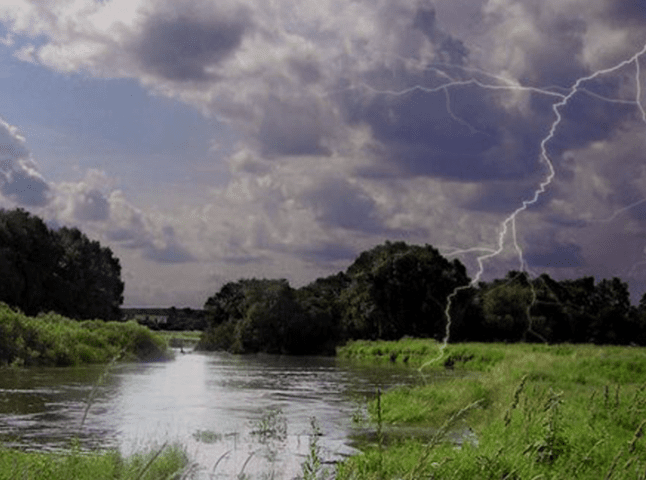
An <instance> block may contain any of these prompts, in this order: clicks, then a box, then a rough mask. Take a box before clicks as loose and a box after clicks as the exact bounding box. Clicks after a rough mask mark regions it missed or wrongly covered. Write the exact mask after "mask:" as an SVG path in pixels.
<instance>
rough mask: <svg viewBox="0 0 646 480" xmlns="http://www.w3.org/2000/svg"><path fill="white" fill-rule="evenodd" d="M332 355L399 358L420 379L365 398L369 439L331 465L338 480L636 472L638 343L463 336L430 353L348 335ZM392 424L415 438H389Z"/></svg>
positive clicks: (644, 401) (641, 472) (642, 377)
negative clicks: (486, 340) (492, 340)
mask: <svg viewBox="0 0 646 480" xmlns="http://www.w3.org/2000/svg"><path fill="white" fill-rule="evenodd" d="M338 355H339V357H342V358H352V359H354V360H356V361H364V362H370V363H404V364H407V365H409V366H410V367H411V368H417V369H418V370H419V372H420V379H421V384H420V385H419V386H416V387H408V388H400V389H396V390H392V391H388V392H385V393H383V394H382V395H381V396H380V398H378V399H376V400H374V401H372V402H371V404H370V407H369V411H370V415H371V417H372V420H373V422H375V423H376V425H377V435H376V438H375V439H374V440H373V441H372V442H371V443H366V444H364V445H363V446H362V447H361V448H362V450H363V451H364V453H363V454H361V455H358V456H354V457H352V458H350V459H349V460H347V461H346V462H344V463H342V464H340V465H339V466H338V473H337V477H336V478H337V480H345V479H362V480H364V479H391V478H403V479H406V478H408V479H416V478H441V479H465V480H467V479H469V480H472V479H517V480H521V479H523V480H524V479H556V478H581V479H584V478H585V479H587V478H595V479H596V478H605V479H624V478H637V479H644V478H646V448H645V447H646V441H645V440H644V438H643V434H644V433H645V430H646V350H645V349H643V348H637V347H614V346H613V347H601V346H592V345H559V346H546V345H532V344H513V345H512V344H476V343H470V344H455V345H449V346H448V347H447V348H446V350H445V351H441V349H440V345H439V344H438V343H437V342H434V341H432V340H413V339H410V340H402V341H399V342H354V343H350V344H348V345H347V346H345V347H342V348H340V349H339V351H338ZM438 372H442V373H444V375H441V376H439V377H438V376H437V375H433V374H434V373H438ZM449 372H450V375H446V373H449ZM431 378H433V381H432V382H431V381H430V379H431ZM425 379H426V381H425ZM397 427H405V428H402V430H403V431H405V430H406V429H409V430H411V431H412V430H415V431H417V432H419V431H420V430H422V431H426V435H425V438H424V439H420V438H419V436H418V435H415V436H413V435H410V436H409V438H406V436H405V435H404V436H402V435H397V436H389V434H388V432H389V430H390V429H392V428H397ZM456 438H457V439H459V440H461V445H459V446H458V445H457V444H456V441H455V440H456Z"/></svg>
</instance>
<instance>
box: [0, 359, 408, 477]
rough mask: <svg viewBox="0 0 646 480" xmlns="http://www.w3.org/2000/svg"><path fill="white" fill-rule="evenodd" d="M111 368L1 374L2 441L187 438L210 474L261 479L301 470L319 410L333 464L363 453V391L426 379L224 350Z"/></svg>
mask: <svg viewBox="0 0 646 480" xmlns="http://www.w3.org/2000/svg"><path fill="white" fill-rule="evenodd" d="M104 371H105V367H103V366H90V367H78V368H46V369H45V368H39V369H22V370H20V369H5V370H2V371H0V440H1V441H2V442H3V443H4V444H5V445H6V446H15V447H20V448H27V449H40V450H56V449H61V448H65V447H67V446H69V444H70V440H71V439H72V438H79V439H80V440H81V444H82V445H83V446H85V447H87V448H111V447H114V448H119V449H120V450H121V451H122V452H123V453H125V454H129V453H132V452H135V451H141V450H145V449H149V448H151V447H154V446H155V445H162V444H163V443H164V442H171V443H172V442H179V443H181V444H182V445H184V446H185V448H186V450H187V452H188V454H189V456H190V458H191V459H192V460H194V461H196V462H197V463H198V464H199V470H200V473H199V477H200V478H223V479H224V478H236V476H237V475H238V474H239V473H241V471H243V468H244V473H245V474H248V475H249V476H250V477H251V478H274V479H281V478H285V479H291V478H294V477H296V476H298V474H299V473H300V470H301V464H302V463H303V461H304V460H305V458H306V456H307V454H308V452H309V437H310V435H311V434H312V425H311V419H312V418H315V419H316V422H317V423H318V426H319V428H320V431H321V436H319V437H318V443H319V446H320V447H321V453H322V457H323V460H325V461H327V462H330V463H332V462H334V461H336V460H338V459H339V458H342V457H343V456H344V455H348V454H351V453H352V452H353V451H354V450H353V449H352V447H351V446H350V442H349V435H350V434H351V432H352V428H353V426H352V416H353V414H354V413H356V410H357V408H358V406H359V405H360V402H358V400H359V399H361V398H365V396H367V395H372V394H374V392H375V390H376V388H377V387H381V388H382V389H386V388H390V387H392V386H394V385H400V384H409V383H413V382H416V381H418V380H419V377H418V376H417V375H416V373H415V372H413V371H411V370H406V369H403V368H398V367H379V368H375V367H372V368H371V367H359V366H356V365H352V364H350V363H346V362H342V361H340V360H338V359H335V358H325V357H286V356H269V355H252V356H233V355H227V354H223V353H191V354H187V355H182V354H178V355H177V358H176V359H175V360H173V361H170V362H166V363H149V364H118V365H115V366H113V367H112V368H111V370H110V371H109V372H108V373H107V375H106V376H105V378H104V381H103V383H102V384H101V385H100V386H98V387H96V384H97V381H98V379H99V377H100V376H101V375H102V373H104ZM90 396H93V397H94V398H93V400H92V402H91V404H90V409H89V411H88V414H87V417H86V420H85V422H84V424H83V425H81V420H82V418H83V415H84V412H85V410H86V407H87V405H88V398H90ZM218 460H219V462H218ZM214 467H215V468H214ZM331 468H332V467H331Z"/></svg>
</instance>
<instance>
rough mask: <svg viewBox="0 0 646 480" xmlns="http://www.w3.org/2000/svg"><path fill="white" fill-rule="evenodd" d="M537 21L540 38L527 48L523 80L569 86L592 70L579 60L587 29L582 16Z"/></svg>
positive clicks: (536, 83)
mask: <svg viewBox="0 0 646 480" xmlns="http://www.w3.org/2000/svg"><path fill="white" fill-rule="evenodd" d="M537 15H541V13H540V12H537ZM536 23H538V24H539V28H540V29H541V42H539V43H538V44H537V45H534V46H533V47H531V48H529V49H528V50H527V51H526V56H527V61H526V69H525V71H524V72H523V73H522V74H521V75H520V76H519V80H520V82H521V83H522V84H524V85H533V86H536V87H547V86H550V85H558V86H561V87H570V86H571V85H573V84H574V82H576V80H577V79H578V78H580V77H583V76H585V75H586V74H588V73H589V71H588V70H587V68H586V67H585V66H584V65H583V64H582V63H581V62H580V60H579V59H580V57H581V53H582V51H583V46H584V43H583V36H584V34H585V33H586V30H587V24H586V23H585V22H584V21H583V20H580V19H572V18H560V17H557V18H550V19H549V21H544V22H541V21H540V20H536Z"/></svg>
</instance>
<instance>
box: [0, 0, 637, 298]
mask: <svg viewBox="0 0 646 480" xmlns="http://www.w3.org/2000/svg"><path fill="white" fill-rule="evenodd" d="M15 3H16V5H15V6H13V7H9V6H0V22H2V23H3V24H4V25H5V27H6V28H7V38H9V37H11V38H12V42H11V44H10V45H7V46H6V48H10V49H13V50H12V51H13V54H14V55H15V56H16V57H17V58H20V59H22V60H27V61H29V62H31V63H33V64H35V65H36V66H39V67H40V68H46V69H51V70H54V71H57V72H65V73H66V74H71V75H85V76H86V77H87V80H88V81H90V80H92V79H95V78H96V79H105V78H110V79H113V78H120V79H126V80H134V81H135V82H138V84H139V85H140V86H141V88H143V89H145V91H146V92H149V93H150V94H151V95H155V96H157V97H162V98H166V99H169V100H170V101H172V102H180V103H182V104H184V105H189V106H191V107H193V108H195V109H196V110H198V111H199V112H201V113H202V114H203V115H204V117H205V119H209V120H213V119H217V122H220V123H221V124H222V125H224V126H226V132H227V133H226V134H223V133H222V132H223V131H224V130H225V129H224V128H222V129H219V130H217V132H216V129H214V131H213V145H214V148H213V152H216V153H212V152H209V155H206V154H205V155H202V156H201V157H200V158H198V156H197V155H195V156H191V155H186V156H182V155H178V156H177V159H176V161H175V162H176V163H175V164H173V165H172V168H171V167H170V166H169V165H162V164H160V165H156V164H154V162H151V164H150V165H147V166H146V168H148V170H149V172H150V176H149V177H150V178H153V177H154V178H157V176H158V174H159V172H163V171H167V175H168V177H169V178H168V181H167V185H171V186H172V185H174V184H175V183H176V182H175V180H177V179H176V178H170V177H173V176H176V177H178V176H179V175H188V174H195V175H199V173H195V172H201V171H207V170H209V168H211V169H212V170H216V169H221V170H222V171H223V172H225V173H224V174H223V175H222V177H221V178H219V179H218V182H215V183H214V185H213V186H212V188H210V189H208V193H204V192H202V195H201V196H200V197H199V198H198V197H197V195H196V196H195V198H192V200H193V201H192V203H191V206H186V207H185V208H183V209H180V208H179V207H178V209H177V211H175V212H173V213H170V212H159V211H157V212H152V211H145V210H146V208H144V207H137V206H135V205H134V204H133V202H131V201H130V200H128V199H127V198H126V194H124V193H123V191H121V190H119V188H117V187H115V188H105V187H102V186H101V185H100V182H90V181H85V180H82V181H76V182H69V184H68V185H67V186H60V185H59V186H56V188H54V186H53V185H51V184H48V183H47V182H46V181H45V180H44V179H43V178H42V177H41V176H40V174H38V171H37V169H36V168H35V164H34V163H33V160H32V159H31V157H30V154H29V152H28V151H27V150H26V147H25V142H24V141H23V140H22V139H21V138H19V137H16V136H15V134H14V133H11V132H10V131H9V130H8V127H4V130H1V129H0V162H2V163H0V192H1V193H2V194H3V195H4V196H5V197H7V198H10V199H12V201H15V202H16V203H19V204H24V205H32V206H42V207H45V206H48V208H49V210H48V211H49V212H50V214H51V216H52V217H57V216H58V217H60V219H63V223H65V221H67V222H69V221H75V222H79V223H80V224H82V225H88V226H90V225H91V226H92V228H95V229H96V231H97V232H99V233H100V234H101V235H103V236H104V237H103V238H105V239H106V240H107V241H109V242H111V243H112V244H113V245H115V246H117V248H120V249H122V250H123V251H124V252H126V253H125V254H126V255H130V253H131V252H137V253H138V254H139V257H137V258H138V260H137V262H138V261H140V260H141V261H144V260H145V261H147V262H150V263H152V264H155V265H162V266H169V265H174V266H177V267H178V268H179V266H187V270H186V272H188V265H190V264H198V263H199V264H200V267H199V268H202V267H203V269H204V271H203V270H200V274H201V275H202V277H201V278H214V277H213V272H215V271H218V278H220V279H222V278H224V277H223V275H225V273H226V274H227V275H228V274H230V275H232V276H234V277H239V276H241V275H244V274H253V272H254V270H253V269H254V268H256V269H258V271H260V272H261V273H262V274H267V275H272V276H289V277H290V278H291V279H292V280H294V281H295V282H296V283H298V282H305V281H308V280H311V279H313V278H314V276H316V275H322V274H328V273H332V272H334V271H335V269H341V268H343V267H344V265H345V264H344V262H345V263H347V260H348V259H349V258H350V257H351V256H352V255H353V254H355V253H358V252H360V251H361V250H362V249H365V248H370V247H371V246H373V245H374V244H375V243H379V242H381V241H383V239H385V238H401V239H405V240H407V241H409V242H411V243H431V244H434V245H438V246H442V247H443V248H444V249H445V251H451V252H453V251H462V250H465V251H467V250H468V249H470V248H472V247H477V248H480V249H483V250H479V251H491V250H492V249H494V250H495V249H498V248H499V247H501V250H502V251H501V255H500V256H499V257H500V261H501V262H502V263H501V264H502V265H504V266H505V268H506V267H511V268H519V267H522V266H523V265H524V264H519V263H518V257H519V251H518V250H519V249H520V250H522V252H525V253H526V255H525V257H524V258H525V260H526V262H527V265H529V268H532V269H535V270H540V271H542V270H545V271H548V272H551V273H553V274H554V275H556V276H561V277H565V276H567V275H582V274H593V275H595V274H596V275H602V274H603V275H607V274H609V273H613V272H614V273H616V274H618V275H620V274H625V275H629V277H630V278H628V277H627V278H625V279H626V280H628V281H630V282H631V284H632V285H635V287H634V288H635V289H641V290H643V289H646V268H644V267H643V266H642V267H639V265H645V264H644V260H645V259H644V250H643V247H644V242H645V241H646V240H644V239H645V238H646V224H645V220H644V219H645V218H646V215H645V214H644V211H645V208H646V207H645V206H644V203H643V202H642V200H643V199H645V198H646V170H645V167H644V165H646V157H645V156H644V155H645V153H644V152H646V145H645V144H644V140H643V139H644V138H646V136H645V135H644V132H645V131H646V113H645V111H644V108H646V106H645V105H644V102H646V99H645V98H644V94H643V93H641V97H639V95H638V94H639V92H643V91H646V90H645V89H644V88H643V87H644V73H643V72H644V70H646V50H645V49H644V47H645V45H646V29H645V28H644V25H645V24H646V13H645V12H646V10H645V9H644V8H643V2H642V1H641V0H628V1H624V0H593V1H590V0H436V1H429V0H421V1H419V2H404V3H402V2H393V1H389V0H375V1H364V0H359V1H355V0H317V1H316V2H313V1H312V2H300V3H298V5H296V4H294V3H293V2H291V1H288V0H277V1H275V2H260V3H259V2H254V1H252V0H223V1H222V2H203V1H198V0H190V1H186V2H179V3H178V2H171V1H170V0H162V1H155V2H153V1H149V0H111V1H110V2H95V1H90V0H84V1H79V2H65V1H63V0H60V1H53V2H47V3H40V4H34V3H32V2H28V1H26V0H24V1H18V2H15ZM6 43H9V42H6ZM622 62H623V63H622ZM619 66H621V68H619ZM615 67H617V68H615ZM595 72H597V73H598V74H596V73H595ZM583 79H586V80H585V81H584V80H583ZM97 81H100V80H97ZM5 138H6V140H5ZM2 142H4V143H2ZM3 145H4V147H3ZM215 145H217V148H216V147H215ZM205 159H208V160H205ZM208 162H212V165H205V164H207V163H208ZM106 165H109V162H106ZM143 168H144V167H142V169H143ZM106 169H108V170H109V167H106ZM108 174H109V172H108ZM142 178H146V177H142ZM120 181H122V182H123V183H124V190H127V188H125V187H127V186H130V188H131V191H132V190H136V187H135V186H133V185H134V182H135V180H134V179H122V180H120ZM151 181H152V180H151ZM169 188H170V187H169ZM162 190H163V189H162ZM543 190H544V191H543ZM61 192H63V193H64V194H63V193H61ZM537 192H538V193H540V195H537ZM49 198H54V199H55V200H48V199H49ZM178 198H179V195H178ZM534 198H536V199H537V201H536V202H534V201H533V200H532V199H534ZM48 201H49V202H50V203H48ZM523 202H526V203H525V207H522V206H523ZM519 209H521V210H519ZM514 212H517V213H514ZM512 214H513V215H516V214H518V221H517V222H515V223H514V224H513V225H514V227H517V230H515V231H514V233H515V237H514V238H513V239H512V237H511V232H510V230H505V228H503V225H507V226H509V225H510V224H509V223H507V224H504V223H503V222H504V221H505V220H508V219H509V216H510V215H512ZM58 217H57V218H58ZM503 231H504V232H506V234H507V236H506V237H505V236H501V232H503ZM601 237H603V240H601V239H600V238H601ZM613 239H614V240H613ZM613 241H615V242H616V244H617V246H616V248H614V247H613V248H614V250H613V249H612V248H607V245H612V242H613ZM516 242H517V243H516ZM619 251H622V252H630V254H626V255H623V257H622V255H620V254H619V253H617V252H619ZM462 258H463V259H464V260H465V262H467V263H468V262H471V265H475V264H476V262H474V261H473V253H470V254H465V255H464V256H463V257H462ZM137 262H134V263H135V264H137V265H139V264H138V263H137ZM491 263H492V264H493V263H494V260H491ZM604 265H605V266H604ZM634 265H638V267H635V268H632V267H633V266H634ZM602 266H603V268H602ZM141 268H142V269H144V267H141ZM194 268H196V269H198V266H197V265H194ZM220 269H221V270H222V271H221V272H220ZM142 271H143V270H142ZM626 272H628V273H626ZM497 273H499V272H497ZM138 275H139V277H138V278H141V277H143V276H144V275H143V274H141V273H140V274H138ZM195 281H197V280H195Z"/></svg>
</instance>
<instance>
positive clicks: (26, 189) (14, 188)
mask: <svg viewBox="0 0 646 480" xmlns="http://www.w3.org/2000/svg"><path fill="white" fill-rule="evenodd" d="M0 192H1V193H2V195H4V196H5V197H8V198H11V199H12V200H14V201H15V202H17V203H18V204H20V205H29V206H33V207H42V206H44V205H47V203H49V195H48V194H49V192H50V187H49V185H48V184H47V182H45V180H43V179H42V178H41V177H40V176H38V175H33V174H31V173H30V172H29V171H27V170H23V171H15V170H14V171H10V172H3V171H0Z"/></svg>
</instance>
